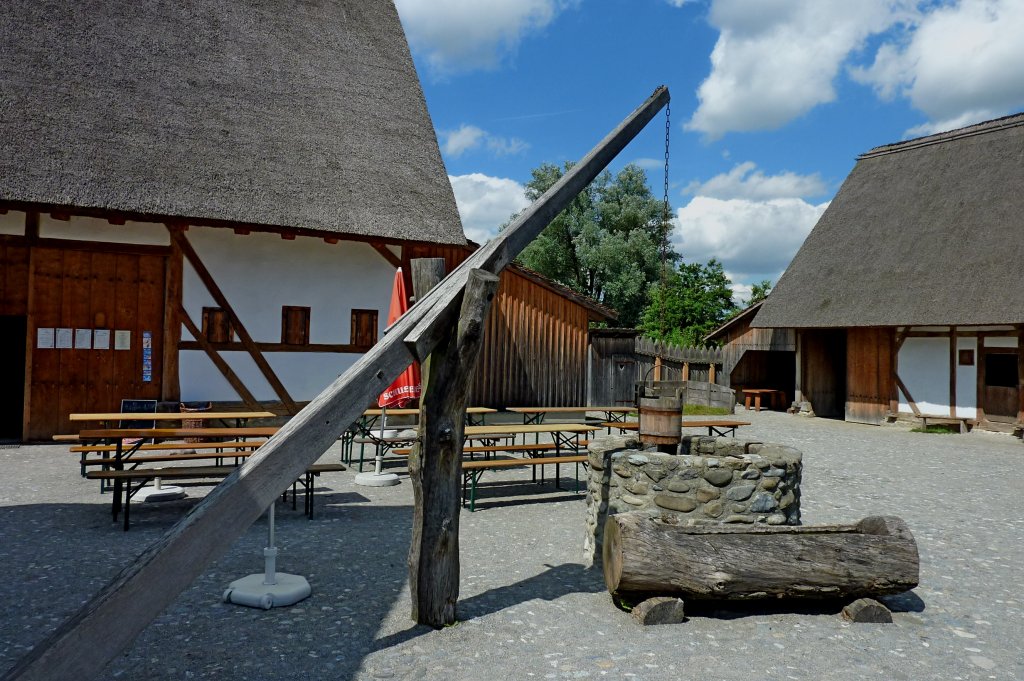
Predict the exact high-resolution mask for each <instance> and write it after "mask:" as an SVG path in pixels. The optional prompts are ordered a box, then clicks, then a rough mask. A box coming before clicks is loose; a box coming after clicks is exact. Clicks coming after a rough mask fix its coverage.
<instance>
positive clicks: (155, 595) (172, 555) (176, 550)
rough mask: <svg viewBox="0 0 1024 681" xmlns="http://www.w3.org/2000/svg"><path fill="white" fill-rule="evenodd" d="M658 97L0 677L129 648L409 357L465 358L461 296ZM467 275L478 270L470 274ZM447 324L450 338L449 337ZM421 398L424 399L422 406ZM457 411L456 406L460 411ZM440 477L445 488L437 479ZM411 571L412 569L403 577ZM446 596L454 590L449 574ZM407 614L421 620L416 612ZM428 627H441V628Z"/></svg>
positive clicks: (551, 213)
mask: <svg viewBox="0 0 1024 681" xmlns="http://www.w3.org/2000/svg"><path fill="white" fill-rule="evenodd" d="M668 101H669V92H668V89H667V88H665V87H659V88H658V89H657V90H655V91H654V93H653V94H652V95H651V96H650V97H649V98H648V99H647V100H646V101H645V102H644V103H643V104H642V105H641V106H640V107H638V108H637V109H636V110H635V111H634V112H633V113H631V114H630V115H629V116H628V117H627V118H626V119H625V120H624V121H623V122H622V123H620V124H619V126H618V127H616V128H615V129H614V130H613V131H612V132H611V133H609V134H608V136H607V137H605V138H604V139H603V140H602V141H601V142H600V143H599V144H598V145H597V146H596V147H594V149H592V150H591V151H590V153H588V154H587V155H586V156H585V157H584V158H583V159H582V160H581V161H580V162H579V163H578V164H577V165H575V166H574V167H573V168H572V169H571V170H569V171H568V172H567V173H566V174H565V175H564V176H563V177H562V178H561V179H560V180H559V181H558V182H557V183H556V184H555V185H554V186H552V187H551V188H550V189H549V190H548V191H547V192H545V193H544V195H543V196H541V197H540V198H539V199H538V200H537V201H536V202H535V203H534V204H533V205H531V206H530V207H529V208H527V209H526V210H525V211H524V212H523V213H522V214H521V215H520V216H519V217H518V218H517V219H516V220H515V221H514V222H513V223H512V224H511V225H510V226H509V227H508V228H507V229H505V230H503V231H502V232H501V233H500V234H499V235H498V236H497V237H495V238H494V239H492V240H491V241H489V242H488V243H487V245H485V246H483V247H482V248H480V249H478V250H477V251H476V252H475V253H473V254H472V255H471V256H470V257H469V258H468V259H467V260H465V261H464V262H463V263H462V264H461V265H460V266H459V267H458V268H456V269H455V270H453V271H452V272H451V273H449V274H448V276H446V277H445V278H444V279H443V280H442V281H441V282H440V283H439V284H438V285H437V286H435V287H434V288H432V289H431V290H430V291H429V292H428V293H426V294H425V295H423V296H421V297H420V299H419V300H417V302H416V304H415V305H413V306H412V307H411V308H410V309H409V311H408V312H406V314H405V315H403V316H402V318H401V319H399V320H398V321H397V322H396V323H395V324H394V325H393V326H392V327H391V329H390V330H389V331H388V334H387V335H386V336H385V337H384V339H383V340H382V341H381V342H379V343H378V344H377V345H375V346H374V347H373V349H372V350H370V351H369V352H367V353H366V354H365V355H363V356H362V357H361V358H360V359H359V360H358V361H357V362H356V363H355V364H354V365H353V366H352V367H351V368H350V369H349V370H348V371H346V372H345V373H344V374H342V375H341V376H340V377H338V379H337V380H335V381H334V382H333V383H332V384H331V385H330V386H328V387H327V388H326V389H325V390H324V391H323V392H322V393H321V394H320V395H318V396H317V397H316V398H315V399H313V401H312V402H310V403H309V405H308V406H307V407H306V408H304V409H303V410H302V411H301V412H299V413H298V414H297V415H296V416H294V417H293V418H292V419H291V420H290V421H289V422H288V423H287V424H286V425H285V426H284V427H283V428H281V430H280V431H279V432H278V433H277V434H276V435H275V436H274V437H272V438H271V439H270V440H269V441H268V442H267V443H266V444H265V445H263V446H262V447H260V448H259V449H258V450H257V451H256V452H255V453H254V454H253V455H252V456H250V457H249V459H248V460H247V461H246V462H245V463H243V464H242V465H241V466H239V467H238V469H237V471H236V472H234V473H233V474H231V475H230V476H228V477H227V478H226V479H225V480H224V481H223V482H221V483H220V484H219V485H218V486H217V487H216V488H215V489H214V490H213V491H211V492H210V494H209V495H207V496H206V498H205V499H203V501H202V502H200V503H199V504H198V505H197V506H196V507H195V508H193V509H192V511H191V512H190V513H189V514H188V515H186V516H185V517H184V518H183V519H182V520H181V521H179V522H178V523H177V524H176V525H175V526H174V527H173V528H171V529H170V530H169V531H168V532H167V534H166V535H165V536H164V537H163V538H162V539H160V540H159V541H157V542H156V543H154V544H153V545H152V546H150V547H149V548H148V549H147V550H146V551H145V552H143V553H142V554H141V555H140V556H139V557H138V558H137V559H136V560H135V562H134V563H132V564H131V565H129V566H128V567H126V568H125V569H124V570H123V571H122V572H121V573H120V574H119V575H117V577H115V578H114V579H113V580H112V581H111V582H110V583H109V584H107V586H105V587H104V588H103V589H102V590H101V591H100V592H99V593H98V594H96V596H94V597H93V598H92V599H91V600H89V601H88V602H87V603H85V604H84V605H83V606H82V607H81V608H80V609H79V610H78V612H76V613H75V614H74V615H72V616H71V617H70V618H69V619H68V620H67V621H65V622H64V623H63V624H62V625H61V626H60V627H58V628H57V630H56V631H54V632H53V633H52V634H50V635H49V636H48V637H47V638H45V639H44V640H43V641H42V642H40V643H39V645H37V646H36V647H35V648H33V649H32V650H31V651H29V653H28V654H26V655H25V656H24V657H23V658H22V659H21V660H19V661H18V663H17V664H16V665H15V666H14V667H13V668H11V669H10V670H9V671H8V672H7V673H6V674H5V676H4V679H19V680H24V679H38V680H40V681H49V680H50V679H64V678H76V679H89V678H93V677H95V676H96V675H97V674H99V673H100V671H102V669H103V667H104V666H105V665H106V664H107V663H108V662H109V661H110V660H111V659H113V658H114V657H115V656H117V655H118V654H119V653H120V652H121V651H122V650H124V649H125V648H126V647H128V645H129V644H131V642H132V641H133V640H134V639H135V637H136V636H137V635H138V634H139V633H140V632H141V631H142V630H143V629H144V628H145V627H146V626H147V625H148V624H149V623H150V621H152V620H153V619H154V618H155V617H156V616H157V615H159V614H160V613H161V612H162V611H163V610H164V608H166V607H167V606H168V605H169V604H170V603H171V602H172V601H174V599H175V598H177V597H178V595H179V594H180V593H181V592H182V591H184V590H185V589H186V588H188V587H189V586H190V585H191V584H192V582H193V581H194V580H195V578H196V577H198V576H199V575H200V574H201V573H202V571H203V570H205V569H206V567H207V566H208V565H209V564H210V563H211V562H213V561H214V560H216V559H217V558H218V557H220V556H221V555H222V554H223V553H224V552H225V551H226V550H227V549H228V547H230V546H231V545H232V543H233V542H234V540H235V539H236V538H237V537H238V536H240V535H241V534H242V533H244V532H245V531H246V530H247V529H248V528H249V526H250V525H251V524H252V523H253V522H254V521H255V520H256V519H257V518H259V517H260V515H261V514H262V513H263V512H264V511H265V510H266V509H267V507H268V506H270V504H272V503H274V501H275V500H276V499H277V497H278V496H279V495H280V494H281V491H282V490H284V489H285V488H286V487H288V486H290V485H291V484H292V482H293V481H294V480H296V479H297V478H298V477H300V476H301V475H302V474H303V473H304V472H305V470H306V469H307V468H308V467H309V466H310V465H311V464H312V463H314V462H315V461H316V460H317V459H318V458H319V457H320V455H321V454H322V453H323V452H325V451H326V450H327V449H328V448H329V447H330V446H331V445H332V444H334V443H335V442H336V441H337V439H338V438H339V437H340V436H341V434H342V433H343V432H344V431H345V430H346V429H347V428H348V427H349V426H350V425H351V424H352V423H354V422H355V421H356V420H357V419H358V418H359V417H360V415H361V414H362V412H363V409H364V408H365V407H366V405H367V404H368V403H370V401H372V400H373V399H374V398H375V397H376V396H377V395H379V394H380V393H381V392H383V391H384V390H385V389H386V388H387V387H388V386H389V385H390V384H391V382H392V381H394V379H395V378H397V377H398V375H399V374H400V373H401V372H402V371H404V370H405V368H406V367H408V366H409V364H410V363H411V362H413V361H414V360H416V361H423V360H425V359H426V358H427V357H428V356H429V355H430V354H431V353H432V352H434V351H435V348H436V349H438V350H441V351H442V355H446V356H454V358H455V359H457V360H460V361H452V360H451V359H445V361H444V362H439V363H438V364H441V363H443V364H445V365H447V366H449V367H451V366H455V367H458V365H459V364H460V362H462V363H464V362H465V361H466V360H472V359H475V352H470V353H468V355H466V356H463V357H461V358H460V357H459V355H460V353H459V349H460V346H459V345H458V343H459V336H461V335H463V334H462V331H463V330H464V328H463V327H470V326H472V325H473V324H472V320H468V321H467V320H466V319H464V320H462V321H464V322H467V323H465V324H464V323H457V322H459V321H460V320H458V319H457V316H458V314H459V310H460V307H464V298H465V299H466V302H467V303H470V306H471V307H474V309H473V310H464V312H467V313H469V314H470V316H476V317H477V318H479V316H480V315H481V314H483V315H486V311H487V307H486V305H481V304H480V302H479V301H480V299H481V294H484V295H483V296H482V297H483V298H484V299H486V298H487V295H486V291H487V286H488V285H489V284H488V282H489V281H490V282H493V280H494V277H493V276H488V273H489V275H497V274H498V273H499V272H501V270H502V269H504V268H505V266H507V265H508V264H509V263H510V262H511V261H512V260H513V258H515V257H516V256H517V255H518V254H519V253H520V252H521V251H522V250H523V248H525V247H526V246H527V244H529V243H530V241H532V240H533V239H534V238H535V237H536V236H537V235H538V234H540V232H541V231H542V230H543V229H544V228H545V227H546V226H547V225H548V224H549V223H550V222H551V221H552V220H553V219H554V218H555V217H556V216H557V215H558V214H559V213H560V212H561V210H562V209H563V208H564V207H565V206H566V205H568V204H569V202H570V201H572V199H573V198H574V197H575V196H576V195H577V194H578V193H579V192H580V191H582V190H583V189H584V188H585V187H586V186H587V185H588V184H589V183H590V182H591V181H592V180H593V179H594V178H595V177H597V175H598V174H599V173H600V172H601V171H602V170H603V169H604V168H605V167H606V166H607V165H608V164H609V163H610V162H611V160H612V159H613V158H614V157H615V156H616V155H617V154H618V153H619V152H620V151H621V150H622V149H623V148H624V147H625V146H626V144H628V143H629V141H630V140H632V139H633V138H634V137H635V136H636V135H637V134H638V133H639V132H640V131H641V130H642V129H643V128H644V126H645V125H646V124H647V123H648V122H649V121H650V120H651V119H652V118H653V117H654V116H655V115H656V114H657V113H658V111H660V110H661V109H662V108H663V107H664V106H665V105H666V104H667V103H668ZM475 270H482V272H477V273H476V274H473V272H474V271H475ZM471 279H472V280H473V281H474V282H475V283H474V284H473V285H472V286H470V288H469V291H467V282H470V280H471ZM464 292H465V295H464ZM417 295H419V294H418V293H417ZM473 301H476V302H473ZM487 303H488V304H489V301H487ZM453 329H457V331H456V332H453ZM445 343H448V344H453V343H454V344H455V346H454V347H450V348H445V347H443V344H445ZM470 345H471V344H470ZM470 366H471V365H470ZM471 374H472V372H471V370H469V371H466V370H465V367H463V368H462V369H461V375H460V380H464V377H465V376H467V375H469V376H471ZM429 381H430V382H433V383H435V385H436V384H437V383H440V382H442V381H440V380H439V379H438V378H437V375H436V373H435V372H434V369H433V368H432V369H431V375H430V379H429ZM450 387H451V386H449V388H450ZM428 390H429V383H428ZM466 392H468V390H462V391H461V393H462V394H463V396H464V395H465V393H466ZM429 399H430V398H429V396H428V397H427V398H425V399H424V402H425V403H426V402H428V401H429ZM463 399H464V398H463ZM449 406H450V405H449ZM463 407H464V405H460V406H459V409H460V410H461V409H462V408H463ZM436 420H437V419H435V421H436ZM438 425H439V426H440V430H439V438H440V439H442V440H444V439H445V435H446V431H445V429H444V428H445V425H444V423H443V422H440V421H439V422H438ZM447 435H448V437H449V438H450V439H451V440H452V441H453V444H450V445H447V446H448V447H449V451H454V452H455V453H456V456H457V455H458V453H459V451H460V450H461V446H462V441H461V438H458V439H457V442H456V441H455V440H456V438H453V437H451V435H453V433H451V431H447ZM429 436H430V433H429V432H427V433H425V434H424V438H423V440H424V442H425V443H427V444H426V447H427V448H429V447H432V446H434V445H433V444H432V441H431V439H430V437H429ZM441 446H442V447H443V446H446V445H444V444H442V445H441ZM451 447H454V449H451ZM433 458H437V457H433ZM446 458H450V457H446ZM420 459H421V460H420V461H419V462H418V464H417V465H421V466H422V467H423V468H424V469H426V468H427V467H430V466H434V465H435V462H434V461H433V459H432V457H431V456H430V452H429V451H427V450H426V449H425V450H424V451H422V452H421V453H420ZM418 474H419V475H422V476H423V477H422V481H423V482H424V483H426V484H425V488H426V487H427V486H429V485H430V484H433V482H432V481H433V480H435V479H436V478H437V475H436V474H434V475H432V474H431V472H430V471H428V470H422V471H420V472H419V473H418ZM445 482H446V483H447V482H448V481H447V476H445ZM452 483H453V484H454V485H455V487H456V489H458V485H460V484H461V480H457V479H456V480H454V481H452ZM415 484H416V481H415V479H414V485H415ZM455 498H456V499H457V496H456V497H455ZM416 502H417V509H416V511H415V512H416V514H417V516H418V517H421V518H423V522H424V528H423V535H424V536H425V537H428V538H429V537H435V538H437V539H439V540H441V541H443V540H444V539H445V533H444V532H440V529H439V528H436V527H430V524H431V523H434V522H443V521H441V517H442V516H443V515H444V514H443V513H440V514H439V513H437V512H435V509H431V508H424V505H426V504H429V503H430V500H429V497H426V498H424V495H420V494H417V499H416ZM455 512H456V513H457V509H456V511H455ZM449 534H450V533H449ZM414 549H415V547H414ZM419 554H420V558H419V560H420V561H421V564H420V566H419V573H420V574H424V573H429V574H441V573H444V572H446V571H445V570H444V569H443V568H445V567H447V568H448V569H447V574H449V575H450V574H451V567H452V566H451V564H449V565H447V566H432V565H431V564H430V560H431V559H432V557H434V556H437V555H438V554H437V553H436V552H432V551H431V550H429V547H423V549H422V550H421V551H419ZM443 559H444V560H447V561H454V571H455V572H454V574H455V575H456V576H457V574H458V552H457V551H456V552H454V554H451V552H445V554H444V558H443ZM422 561H426V563H422ZM433 568H437V569H433ZM413 569H414V568H412V567H411V568H410V570H411V571H412V570H413ZM451 590H452V586H451V585H449V586H448V588H447V594H437V593H434V592H433V591H431V590H430V589H415V588H414V592H413V593H414V594H416V593H417V592H419V593H420V595H421V596H420V598H421V600H420V602H419V603H416V602H414V604H413V609H414V612H420V613H421V614H426V615H427V620H428V621H430V618H431V617H434V616H435V615H434V614H432V613H441V616H447V614H451V615H454V608H453V607H451V608H445V607H441V608H434V607H423V606H424V603H423V601H422V597H423V596H426V597H435V598H438V597H439V598H442V599H448V600H449V601H451V600H452V597H451ZM454 592H455V594H456V595H457V593H458V584H457V578H456V583H455V584H454ZM414 600H415V597H414ZM426 605H428V606H429V605H430V604H426ZM452 605H453V604H452ZM449 611H450V613H449ZM417 619H421V621H422V618H421V617H420V616H417ZM430 623H432V624H434V626H439V625H440V623H439V622H433V621H431V622H430Z"/></svg>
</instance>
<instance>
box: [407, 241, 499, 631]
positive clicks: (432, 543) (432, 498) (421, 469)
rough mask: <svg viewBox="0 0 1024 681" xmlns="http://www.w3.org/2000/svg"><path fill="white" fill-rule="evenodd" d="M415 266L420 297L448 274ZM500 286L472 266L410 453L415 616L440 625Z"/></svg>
mask: <svg viewBox="0 0 1024 681" xmlns="http://www.w3.org/2000/svg"><path fill="white" fill-rule="evenodd" d="M412 270H413V271H412V278H413V290H414V291H415V293H416V296H417V298H419V297H421V296H423V295H425V294H426V292H427V291H428V290H429V289H430V288H432V287H433V286H436V285H437V284H438V283H439V282H440V281H441V279H442V278H443V275H444V260H443V259H440V258H431V259H424V260H413V261H412ZM497 290H498V277H497V276H495V275H493V274H491V273H489V272H484V271H483V270H473V271H472V272H470V274H469V278H468V280H467V282H466V290H465V293H464V295H463V299H462V308H461V313H460V316H459V323H458V327H457V328H452V329H451V330H450V332H449V335H448V338H446V339H442V341H441V342H440V343H439V344H438V346H437V347H436V348H435V349H434V352H433V353H432V354H431V355H430V358H429V361H428V362H427V363H426V364H425V366H424V370H423V371H424V377H425V385H424V391H423V398H422V400H421V405H420V438H419V440H420V441H419V444H417V445H416V446H415V447H413V450H412V452H411V453H410V455H409V477H410V479H411V481H412V485H413V499H414V507H413V526H412V528H413V529H412V545H411V546H410V548H409V588H410V592H411V596H412V618H413V620H415V621H416V622H417V623H418V624H426V625H428V626H432V627H437V628H440V627H443V626H445V625H448V624H452V623H454V622H455V604H456V601H458V597H459V510H460V506H461V488H462V442H463V427H464V425H465V424H464V421H465V414H466V401H467V399H468V398H469V391H470V388H471V387H472V384H473V373H474V371H475V369H476V365H477V359H478V357H479V351H480V347H481V345H482V344H483V336H484V329H485V328H486V325H487V313H488V311H489V310H490V306H491V301H492V300H493V299H494V295H495V293H496V292H497Z"/></svg>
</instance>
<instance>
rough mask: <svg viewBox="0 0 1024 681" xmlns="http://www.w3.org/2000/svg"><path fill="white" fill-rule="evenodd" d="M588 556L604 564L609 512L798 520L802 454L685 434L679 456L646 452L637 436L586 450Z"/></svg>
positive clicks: (692, 520)
mask: <svg viewBox="0 0 1024 681" xmlns="http://www.w3.org/2000/svg"><path fill="white" fill-rule="evenodd" d="M588 458H589V463H590V465H589V474H588V480H587V532H586V537H585V543H584V557H585V559H586V560H587V561H588V563H592V562H595V561H596V562H598V563H600V561H601V543H602V539H603V537H604V524H605V520H606V519H607V517H608V515H609V514H615V513H624V512H627V511H646V512H648V513H650V514H651V515H655V516H658V517H661V518H663V519H664V520H665V521H667V522H671V523H680V524H686V525H703V524H711V523H751V524H752V523H765V524H768V525H799V524H800V476H801V471H802V461H801V460H802V456H801V453H800V452H799V451H798V450H796V449H794V448H792V447H786V446H785V445H778V444H769V443H761V442H748V441H744V440H737V439H735V438H731V437H700V436H687V437H684V438H683V440H682V442H681V443H680V445H679V451H678V453H677V454H663V453H661V452H657V451H644V450H642V449H641V444H640V442H639V440H638V439H637V438H636V436H635V435H634V436H629V435H627V436H607V437H601V438H596V439H595V440H593V441H591V443H590V446H589V447H588Z"/></svg>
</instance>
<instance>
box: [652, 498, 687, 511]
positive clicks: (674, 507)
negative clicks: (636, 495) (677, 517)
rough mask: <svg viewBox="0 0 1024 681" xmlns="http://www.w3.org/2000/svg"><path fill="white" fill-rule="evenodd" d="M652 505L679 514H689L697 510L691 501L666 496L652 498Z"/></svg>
mask: <svg viewBox="0 0 1024 681" xmlns="http://www.w3.org/2000/svg"><path fill="white" fill-rule="evenodd" d="M654 503H656V504H657V505H658V506H661V507H662V508H667V509H668V510H670V511H679V512H681V513H689V512H690V511H692V510H693V509H695V508H697V502H696V501H694V500H693V499H688V498H686V497H674V496H671V495H668V494H659V495H658V496H656V497H654Z"/></svg>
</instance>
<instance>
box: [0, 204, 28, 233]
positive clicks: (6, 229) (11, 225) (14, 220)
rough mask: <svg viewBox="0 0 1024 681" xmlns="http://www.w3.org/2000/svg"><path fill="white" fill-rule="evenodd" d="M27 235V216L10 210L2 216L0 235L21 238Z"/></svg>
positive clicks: (0, 218) (0, 217)
mask: <svg viewBox="0 0 1024 681" xmlns="http://www.w3.org/2000/svg"><path fill="white" fill-rule="evenodd" d="M24 233H25V214H24V213H22V212H20V211H16V210H9V211H7V212H6V213H4V214H3V215H0V234H14V235H17V236H21V235H22V234H24Z"/></svg>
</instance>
